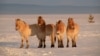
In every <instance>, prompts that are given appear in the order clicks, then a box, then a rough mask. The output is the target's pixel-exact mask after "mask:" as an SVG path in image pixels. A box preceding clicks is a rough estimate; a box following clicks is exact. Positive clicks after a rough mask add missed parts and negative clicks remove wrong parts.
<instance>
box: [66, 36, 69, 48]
mask: <svg viewBox="0 0 100 56" xmlns="http://www.w3.org/2000/svg"><path fill="white" fill-rule="evenodd" d="M66 47H69V39H68V38H67V46H66Z"/></svg>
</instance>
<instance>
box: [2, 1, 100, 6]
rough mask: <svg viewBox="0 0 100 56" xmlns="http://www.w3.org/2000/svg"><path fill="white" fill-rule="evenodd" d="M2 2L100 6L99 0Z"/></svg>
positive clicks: (10, 2)
mask: <svg viewBox="0 0 100 56" xmlns="http://www.w3.org/2000/svg"><path fill="white" fill-rule="evenodd" d="M0 3H2V4H36V5H72V6H73V5H76V6H100V0H0Z"/></svg>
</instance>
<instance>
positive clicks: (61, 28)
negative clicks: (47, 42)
mask: <svg viewBox="0 0 100 56" xmlns="http://www.w3.org/2000/svg"><path fill="white" fill-rule="evenodd" d="M64 26H65V25H64V23H63V22H62V20H59V21H58V22H57V23H56V30H57V31H61V32H64V29H63V27H64Z"/></svg>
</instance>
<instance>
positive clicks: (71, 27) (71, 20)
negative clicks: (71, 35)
mask: <svg viewBox="0 0 100 56" xmlns="http://www.w3.org/2000/svg"><path fill="white" fill-rule="evenodd" d="M74 25H75V23H74V20H73V18H68V25H67V28H68V29H74Z"/></svg>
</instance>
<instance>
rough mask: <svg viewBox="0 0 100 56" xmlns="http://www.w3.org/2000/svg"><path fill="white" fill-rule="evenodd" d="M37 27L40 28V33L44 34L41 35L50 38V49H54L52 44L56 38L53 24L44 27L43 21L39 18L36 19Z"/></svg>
mask: <svg viewBox="0 0 100 56" xmlns="http://www.w3.org/2000/svg"><path fill="white" fill-rule="evenodd" d="M38 25H39V26H40V28H41V31H42V32H45V33H43V34H45V36H50V37H51V48H52V47H54V46H55V45H54V43H55V39H56V37H55V25H54V24H47V25H46V22H45V20H44V19H43V18H42V17H41V16H39V17H38ZM41 42H42V41H41ZM41 42H40V43H41ZM40 45H41V44H40Z"/></svg>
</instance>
